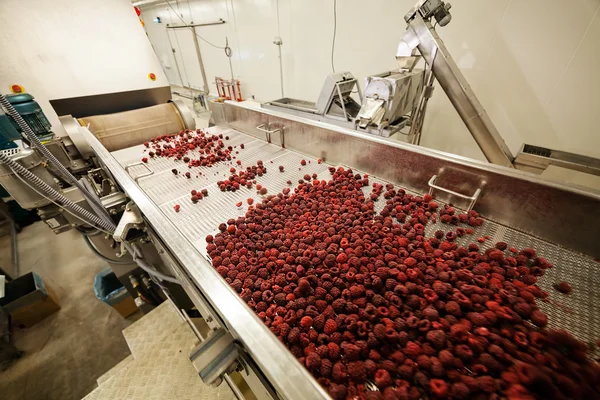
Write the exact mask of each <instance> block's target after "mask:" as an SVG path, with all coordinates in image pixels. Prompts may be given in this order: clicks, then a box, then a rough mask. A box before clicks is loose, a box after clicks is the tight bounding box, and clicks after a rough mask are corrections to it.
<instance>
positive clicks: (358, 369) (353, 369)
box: [348, 361, 367, 382]
mask: <svg viewBox="0 0 600 400" xmlns="http://www.w3.org/2000/svg"><path fill="white" fill-rule="evenodd" d="M348 376H350V378H352V379H355V380H356V381H359V382H362V381H364V380H365V379H366V378H367V370H366V368H365V364H364V363H363V362H362V361H351V362H349V363H348Z"/></svg>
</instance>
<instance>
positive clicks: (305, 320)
mask: <svg viewBox="0 0 600 400" xmlns="http://www.w3.org/2000/svg"><path fill="white" fill-rule="evenodd" d="M312 323H313V319H312V318H311V317H309V316H308V315H307V316H304V317H302V319H301V320H300V326H301V327H303V328H305V329H308V328H310V327H311V326H312Z"/></svg>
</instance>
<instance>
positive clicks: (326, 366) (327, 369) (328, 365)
mask: <svg viewBox="0 0 600 400" xmlns="http://www.w3.org/2000/svg"><path fill="white" fill-rule="evenodd" d="M332 370H333V363H332V362H331V361H330V360H329V359H327V358H321V367H320V368H319V373H320V374H321V376H324V377H325V378H330V377H331V372H332Z"/></svg>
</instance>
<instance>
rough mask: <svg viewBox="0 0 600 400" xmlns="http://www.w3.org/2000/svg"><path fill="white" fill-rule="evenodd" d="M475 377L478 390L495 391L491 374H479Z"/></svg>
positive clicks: (494, 382)
mask: <svg viewBox="0 0 600 400" xmlns="http://www.w3.org/2000/svg"><path fill="white" fill-rule="evenodd" d="M475 379H476V380H477V387H478V388H479V390H481V391H483V392H486V393H494V392H495V391H496V381H495V380H494V378H492V377H491V376H489V375H485V376H479V377H477V378H475Z"/></svg>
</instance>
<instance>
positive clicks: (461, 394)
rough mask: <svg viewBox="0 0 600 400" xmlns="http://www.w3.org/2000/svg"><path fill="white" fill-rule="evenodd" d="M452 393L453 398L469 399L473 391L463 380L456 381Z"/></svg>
mask: <svg viewBox="0 0 600 400" xmlns="http://www.w3.org/2000/svg"><path fill="white" fill-rule="evenodd" d="M450 394H451V396H452V398H453V399H468V398H469V394H471V391H470V390H469V387H468V386H467V385H465V384H464V383H462V382H458V383H454V384H453V385H452V388H451V389H450Z"/></svg>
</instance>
